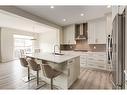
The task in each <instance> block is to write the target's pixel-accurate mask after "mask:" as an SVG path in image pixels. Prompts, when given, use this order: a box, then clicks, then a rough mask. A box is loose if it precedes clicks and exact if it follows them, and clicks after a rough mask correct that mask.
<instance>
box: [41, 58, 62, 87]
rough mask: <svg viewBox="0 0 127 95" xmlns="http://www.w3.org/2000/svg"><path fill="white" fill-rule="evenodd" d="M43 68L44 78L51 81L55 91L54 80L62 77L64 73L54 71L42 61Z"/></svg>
mask: <svg viewBox="0 0 127 95" xmlns="http://www.w3.org/2000/svg"><path fill="white" fill-rule="evenodd" d="M41 68H42V71H43V74H44V76H46V77H47V78H49V79H50V80H51V83H50V86H51V89H53V78H55V77H57V76H58V75H60V74H61V73H62V72H60V71H57V70H56V69H53V68H52V67H51V66H50V65H48V63H47V62H46V61H42V64H41Z"/></svg>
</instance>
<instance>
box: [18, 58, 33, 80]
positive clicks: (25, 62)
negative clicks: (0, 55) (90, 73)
mask: <svg viewBox="0 0 127 95" xmlns="http://www.w3.org/2000/svg"><path fill="white" fill-rule="evenodd" d="M19 60H20V63H21V65H22V66H23V67H25V68H27V69H28V76H27V77H24V78H23V80H24V81H25V82H29V81H30V80H32V79H35V77H33V76H31V75H30V68H29V65H28V62H27V61H26V58H19Z"/></svg>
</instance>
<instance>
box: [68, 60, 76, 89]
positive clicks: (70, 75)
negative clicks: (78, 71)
mask: <svg viewBox="0 0 127 95" xmlns="http://www.w3.org/2000/svg"><path fill="white" fill-rule="evenodd" d="M67 63H68V86H69V87H70V86H71V85H72V83H73V79H74V59H70V60H68V62H67Z"/></svg>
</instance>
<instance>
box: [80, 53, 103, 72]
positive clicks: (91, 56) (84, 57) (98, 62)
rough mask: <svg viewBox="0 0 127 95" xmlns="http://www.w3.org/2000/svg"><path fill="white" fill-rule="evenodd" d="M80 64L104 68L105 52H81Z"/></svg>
mask: <svg viewBox="0 0 127 95" xmlns="http://www.w3.org/2000/svg"><path fill="white" fill-rule="evenodd" d="M80 66H81V67H86V68H96V69H103V70H106V52H86V53H84V54H81V56H80Z"/></svg>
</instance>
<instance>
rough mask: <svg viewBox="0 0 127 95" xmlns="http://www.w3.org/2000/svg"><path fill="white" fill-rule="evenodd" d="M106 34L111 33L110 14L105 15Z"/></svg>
mask: <svg viewBox="0 0 127 95" xmlns="http://www.w3.org/2000/svg"><path fill="white" fill-rule="evenodd" d="M106 32H107V35H110V34H111V33H112V14H107V16H106Z"/></svg>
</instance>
